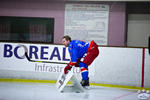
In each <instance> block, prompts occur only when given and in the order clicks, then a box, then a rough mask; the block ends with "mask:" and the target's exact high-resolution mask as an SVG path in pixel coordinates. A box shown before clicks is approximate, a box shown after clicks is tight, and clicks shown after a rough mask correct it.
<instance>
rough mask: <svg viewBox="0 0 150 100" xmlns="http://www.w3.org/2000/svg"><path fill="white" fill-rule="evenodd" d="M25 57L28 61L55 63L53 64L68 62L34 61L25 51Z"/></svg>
mask: <svg viewBox="0 0 150 100" xmlns="http://www.w3.org/2000/svg"><path fill="white" fill-rule="evenodd" d="M25 57H26V58H27V60H28V61H30V62H39V63H55V64H68V63H63V62H50V61H36V60H31V59H30V58H29V56H28V54H27V52H25Z"/></svg>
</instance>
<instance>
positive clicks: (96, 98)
mask: <svg viewBox="0 0 150 100" xmlns="http://www.w3.org/2000/svg"><path fill="white" fill-rule="evenodd" d="M66 89H67V88H66ZM0 100H139V99H138V97H137V90H128V89H120V88H108V87H100V86H90V88H89V89H88V90H86V91H85V92H84V93H75V92H72V91H67V92H64V93H60V92H58V90H57V89H56V87H55V84H48V83H22V82H20V83H19V82H12V83H10V82H0Z"/></svg>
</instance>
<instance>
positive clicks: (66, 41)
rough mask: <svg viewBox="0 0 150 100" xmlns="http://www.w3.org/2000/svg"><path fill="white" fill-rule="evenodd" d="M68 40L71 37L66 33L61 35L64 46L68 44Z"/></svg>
mask: <svg viewBox="0 0 150 100" xmlns="http://www.w3.org/2000/svg"><path fill="white" fill-rule="evenodd" d="M70 41H71V37H70V36H68V35H65V36H63V38H62V44H64V45H65V47H68V46H69V43H70Z"/></svg>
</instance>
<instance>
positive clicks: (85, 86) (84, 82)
mask: <svg viewBox="0 0 150 100" xmlns="http://www.w3.org/2000/svg"><path fill="white" fill-rule="evenodd" d="M80 84H81V85H82V87H84V88H86V89H89V86H90V84H89V78H88V79H87V80H82V81H81V82H80Z"/></svg>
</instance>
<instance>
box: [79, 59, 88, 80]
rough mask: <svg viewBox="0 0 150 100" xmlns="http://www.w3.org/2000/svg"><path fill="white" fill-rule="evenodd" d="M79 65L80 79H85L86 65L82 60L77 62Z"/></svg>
mask: <svg viewBox="0 0 150 100" xmlns="http://www.w3.org/2000/svg"><path fill="white" fill-rule="evenodd" d="M79 67H80V70H81V75H82V80H87V79H88V74H89V72H88V65H86V64H84V63H83V62H80V63H79Z"/></svg>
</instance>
